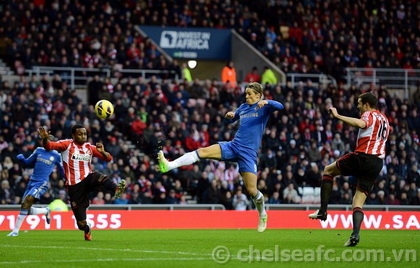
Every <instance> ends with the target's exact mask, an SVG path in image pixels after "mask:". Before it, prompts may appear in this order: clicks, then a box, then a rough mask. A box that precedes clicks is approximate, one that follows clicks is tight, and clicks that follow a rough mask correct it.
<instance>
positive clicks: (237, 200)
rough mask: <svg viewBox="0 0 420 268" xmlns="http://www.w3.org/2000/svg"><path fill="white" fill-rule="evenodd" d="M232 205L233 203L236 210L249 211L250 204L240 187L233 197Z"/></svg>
mask: <svg viewBox="0 0 420 268" xmlns="http://www.w3.org/2000/svg"><path fill="white" fill-rule="evenodd" d="M232 203H233V208H234V209H235V210H240V211H244V210H247V209H248V204H249V202H248V198H247V197H246V195H245V194H244V193H243V192H242V188H241V187H238V189H237V190H236V193H235V195H234V196H233V200H232Z"/></svg>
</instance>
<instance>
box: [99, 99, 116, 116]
mask: <svg viewBox="0 0 420 268" xmlns="http://www.w3.org/2000/svg"><path fill="white" fill-rule="evenodd" d="M95 113H96V116H97V117H99V118H100V119H107V118H109V117H110V116H111V115H112V114H113V113H114V105H112V103H111V102H110V101H108V100H100V101H98V102H97V103H96V104H95Z"/></svg>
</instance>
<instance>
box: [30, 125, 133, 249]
mask: <svg viewBox="0 0 420 268" xmlns="http://www.w3.org/2000/svg"><path fill="white" fill-rule="evenodd" d="M38 132H39V135H40V136H41V138H42V141H43V145H44V148H45V149H47V150H57V151H58V152H60V153H61V156H62V160H63V166H64V172H65V174H66V187H67V192H68V195H69V197H70V205H71V209H72V211H73V214H74V217H75V218H76V224H77V227H78V228H79V230H81V231H84V233H85V240H86V241H90V240H92V235H91V226H90V224H89V223H88V222H87V221H86V217H87V215H86V210H87V208H88V207H89V205H90V200H89V194H90V193H91V192H93V191H96V190H98V188H99V187H104V189H105V190H107V191H109V192H111V193H115V197H116V198H118V197H120V196H121V194H122V193H123V192H124V190H125V184H126V182H125V180H122V181H121V182H120V183H119V184H118V185H117V184H115V183H114V182H113V181H112V179H111V178H109V177H108V176H107V175H105V174H102V173H100V172H98V171H93V170H92V158H93V157H97V158H99V159H101V160H103V161H106V162H110V161H111V160H112V156H111V154H109V153H108V152H106V151H105V149H104V145H103V144H102V143H96V144H95V145H93V144H91V143H89V142H87V130H86V128H85V127H84V126H83V125H80V124H76V125H74V126H73V127H72V129H71V134H72V139H64V140H59V141H50V140H48V132H47V130H46V129H45V128H44V127H40V128H39V129H38Z"/></svg>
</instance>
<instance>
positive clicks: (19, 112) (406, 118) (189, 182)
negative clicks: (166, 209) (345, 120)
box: [0, 76, 420, 209]
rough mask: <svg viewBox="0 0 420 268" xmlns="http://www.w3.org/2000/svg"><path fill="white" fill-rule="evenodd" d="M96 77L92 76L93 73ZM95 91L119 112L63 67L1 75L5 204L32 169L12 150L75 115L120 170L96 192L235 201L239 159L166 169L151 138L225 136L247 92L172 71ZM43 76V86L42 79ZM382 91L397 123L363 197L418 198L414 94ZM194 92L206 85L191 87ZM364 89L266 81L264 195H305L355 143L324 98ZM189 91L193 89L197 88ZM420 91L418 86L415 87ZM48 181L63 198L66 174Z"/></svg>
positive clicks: (343, 197)
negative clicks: (60, 72)
mask: <svg viewBox="0 0 420 268" xmlns="http://www.w3.org/2000/svg"><path fill="white" fill-rule="evenodd" d="M94 81H95V80H94V79H92V81H91V82H90V83H92V82H94ZM95 83H99V85H100V88H101V92H100V95H99V97H100V98H107V99H110V100H112V102H113V103H114V105H115V114H114V115H113V117H111V118H110V119H109V120H104V121H102V120H99V119H98V118H97V117H96V116H95V113H94V111H93V106H92V105H88V104H83V103H82V101H81V99H79V98H78V97H77V95H76V94H75V91H74V90H71V89H69V88H68V87H67V85H66V82H64V81H60V77H59V76H54V77H44V78H43V79H42V80H40V81H37V80H36V79H34V78H33V77H25V76H22V77H21V81H16V82H15V83H14V84H13V85H11V86H10V87H9V86H8V84H7V83H6V82H3V83H2V88H1V92H0V100H1V106H0V107H1V121H0V127H1V130H2V131H1V135H0V151H1V189H0V200H1V202H2V203H3V204H18V203H19V202H20V200H21V197H22V193H23V189H24V188H25V185H26V183H27V181H28V178H29V173H30V169H29V167H25V166H22V165H21V163H19V161H17V159H16V155H17V154H19V153H23V154H25V155H27V154H30V153H31V152H32V150H33V149H34V148H35V147H36V146H37V145H38V144H37V140H38V133H37V128H38V126H41V125H45V126H47V127H48V129H50V130H51V133H52V134H53V135H54V136H55V137H56V138H57V139H62V138H69V137H70V128H71V126H72V125H73V124H74V123H76V122H79V123H82V124H84V125H85V126H86V128H87V129H88V133H89V139H90V141H91V142H97V141H102V142H103V143H104V144H105V148H106V150H107V151H108V152H110V153H111V154H112V155H113V157H114V161H113V162H112V163H111V164H105V163H102V162H100V161H98V160H95V162H94V166H95V169H97V170H100V171H102V172H104V173H106V174H108V175H109V176H111V177H112V179H113V180H115V181H116V182H118V181H120V180H121V179H125V180H127V182H128V185H129V187H128V188H127V192H126V194H125V195H123V197H122V198H120V199H117V200H111V199H110V194H109V193H102V192H101V193H98V195H97V196H92V202H93V203H97V204H101V203H116V204H124V203H132V204H139V203H142V204H150V203H153V204H165V203H172V204H173V203H186V201H187V200H186V198H187V197H189V198H192V199H193V200H196V201H197V202H198V203H206V204H218V203H220V204H224V205H225V206H226V207H227V208H232V209H233V208H234V206H233V205H234V204H235V203H234V202H233V199H235V195H236V194H238V195H239V194H242V191H243V190H244V189H243V187H242V181H241V177H240V175H239V173H238V171H237V168H236V165H235V163H225V162H217V161H213V160H203V161H200V162H198V163H196V164H195V165H191V166H188V167H184V168H179V169H178V170H176V171H174V172H170V173H168V174H160V173H159V172H156V170H155V166H156V160H155V157H156V154H155V151H154V150H155V149H156V148H155V146H156V140H158V139H160V140H163V141H164V148H163V150H164V151H165V155H167V156H168V158H169V159H174V158H175V157H177V156H179V155H181V154H183V153H184V152H187V151H191V150H195V149H197V148H198V147H202V146H206V145H208V144H212V143H215V142H216V141H218V140H230V139H231V138H232V137H233V135H234V133H235V130H236V128H235V125H228V124H225V123H224V119H223V116H224V114H225V113H226V112H227V111H229V110H231V109H235V107H237V106H238V105H239V104H240V103H241V102H243V100H242V98H243V94H242V93H241V90H237V91H234V92H229V90H230V89H229V88H226V87H224V86H223V85H220V84H219V85H218V84H217V83H214V81H213V82H212V81H203V83H198V82H195V83H193V84H188V83H186V82H179V83H176V82H174V81H173V80H162V81H161V82H157V81H156V80H154V79H150V80H145V79H142V78H141V77H140V78H136V79H134V78H132V79H127V80H121V81H119V82H118V83H116V84H106V82H105V81H101V80H98V81H96V82H95ZM44 85H45V86H44ZM370 90H372V91H374V92H375V93H376V94H378V96H379V97H380V98H379V99H380V104H379V105H380V106H379V109H380V110H382V111H384V112H385V113H386V114H387V116H388V117H389V120H390V122H391V125H392V128H393V131H392V134H391V136H390V140H389V142H388V146H387V151H388V153H387V157H386V159H385V162H384V168H383V171H382V172H381V176H380V177H379V178H378V183H377V185H376V186H375V190H374V191H373V192H374V193H373V194H372V196H371V197H370V198H369V200H368V203H369V204H420V203H419V202H420V190H419V189H420V173H419V171H418V167H419V163H418V159H420V158H419V157H420V149H419V145H420V144H419V143H420V141H419V137H418V134H417V133H418V131H419V128H420V117H419V116H418V114H417V111H418V109H419V107H417V106H416V105H418V104H419V102H417V103H416V104H410V103H408V102H407V100H401V99H399V98H397V97H395V96H390V95H389V94H388V92H387V90H386V89H385V88H371V89H370ZM197 92H203V93H204V94H203V95H201V96H197V95H196V93H197ZM360 92H361V90H360V89H359V88H357V87H355V86H353V87H351V88H349V89H344V88H342V87H340V88H335V87H334V86H329V87H327V88H323V87H318V86H314V85H311V84H310V83H309V84H308V85H304V86H297V87H295V88H291V87H288V86H286V87H282V86H279V85H277V86H275V87H272V88H270V87H269V88H266V90H265V98H267V99H275V100H278V101H280V102H281V103H283V104H284V105H285V109H284V110H283V111H281V112H278V113H276V114H275V115H274V116H272V117H271V119H270V120H269V122H268V124H267V130H266V133H265V135H264V138H263V143H262V148H261V151H260V155H259V170H260V171H261V172H260V174H259V181H258V188H259V190H260V191H261V192H263V193H264V195H265V196H266V198H267V203H274V204H275V203H281V204H295V203H300V202H301V195H302V193H300V192H299V191H298V189H299V187H304V186H310V187H317V186H319V183H320V180H321V171H322V170H323V167H324V166H325V165H327V164H329V163H331V161H333V160H334V159H336V158H337V157H339V156H341V155H343V154H344V153H346V152H348V151H350V150H352V148H354V141H355V137H356V135H357V132H356V130H355V129H354V128H352V127H348V126H345V125H343V124H341V123H340V122H339V121H336V120H333V119H332V118H331V117H330V116H329V114H328V112H327V110H326V106H327V105H329V103H332V104H334V105H335V106H336V107H337V108H338V109H339V110H340V113H342V114H344V115H349V116H358V114H357V110H356V109H355V107H356V105H355V102H356V100H357V96H358V95H359V94H360ZM194 94H195V95H194ZM418 94H420V87H419V88H418V91H417V96H418ZM352 182H353V181H352V178H351V177H338V178H337V179H336V187H335V191H334V193H335V194H334V197H333V199H332V200H331V202H332V203H337V204H342V203H347V204H349V203H350V202H351V196H352V191H353V190H352V187H354V185H353V183H352ZM51 186H52V187H51V189H50V191H49V192H48V193H47V194H46V195H45V196H44V197H43V199H42V200H41V203H48V202H51V201H52V200H53V199H54V198H60V197H61V198H66V193H65V188H64V185H63V181H62V180H61V179H60V178H59V177H58V175H57V174H55V173H53V175H52V176H51Z"/></svg>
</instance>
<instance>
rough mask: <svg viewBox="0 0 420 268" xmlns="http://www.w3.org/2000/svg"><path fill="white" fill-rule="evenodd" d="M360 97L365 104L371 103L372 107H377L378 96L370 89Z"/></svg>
mask: <svg viewBox="0 0 420 268" xmlns="http://www.w3.org/2000/svg"><path fill="white" fill-rule="evenodd" d="M359 99H360V100H361V101H362V103H363V104H365V103H367V104H369V106H370V107H371V108H376V106H378V98H377V97H376V96H375V95H374V94H373V93H372V92H370V91H369V92H366V93H363V94H360V96H359Z"/></svg>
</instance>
